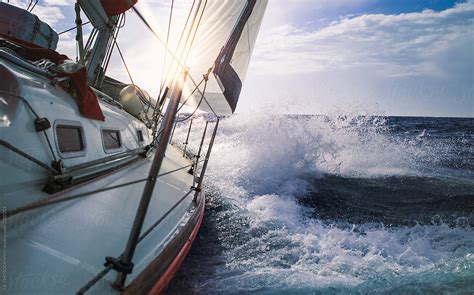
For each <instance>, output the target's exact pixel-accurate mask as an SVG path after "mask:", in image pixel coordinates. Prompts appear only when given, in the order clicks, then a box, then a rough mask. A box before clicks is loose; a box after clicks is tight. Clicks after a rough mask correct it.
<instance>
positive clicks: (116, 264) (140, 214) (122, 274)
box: [0, 72, 219, 294]
mask: <svg viewBox="0 0 474 295" xmlns="http://www.w3.org/2000/svg"><path fill="white" fill-rule="evenodd" d="M186 76H187V72H183V77H182V82H181V83H180V84H181V85H182V84H183V82H184V79H185V78H186ZM180 98H181V87H177V88H176V91H175V92H174V93H173V95H172V97H171V101H170V103H169V105H168V109H167V112H166V114H165V116H164V118H163V121H162V127H161V128H160V129H161V130H160V132H159V134H160V140H159V143H158V145H157V149H156V153H155V156H154V159H153V162H152V166H151V168H150V170H149V175H148V177H146V178H142V179H137V180H133V181H129V182H127V183H122V184H119V185H114V186H109V187H106V188H101V189H97V190H92V191H88V192H84V193H79V194H75V195H54V196H51V197H49V198H46V199H42V200H39V201H36V202H32V203H30V204H27V205H25V206H23V207H19V208H16V209H13V210H10V211H7V214H6V215H4V216H2V217H1V219H3V218H9V217H11V216H14V215H16V214H19V213H22V212H26V211H31V210H34V209H39V208H42V207H46V206H50V205H53V204H57V203H60V202H65V201H70V200H74V199H78V198H81V197H87V196H91V195H94V194H98V193H101V192H105V191H109V190H113V189H118V188H121V187H125V186H129V185H134V184H137V183H141V182H146V184H145V188H144V190H143V193H142V197H141V199H140V204H139V207H138V209H137V213H136V216H135V219H134V223H133V226H132V230H131V232H130V235H129V240H128V243H127V247H126V249H125V251H124V252H123V253H122V254H121V255H119V256H118V257H117V258H114V257H106V262H105V264H104V265H105V268H104V269H103V270H102V271H101V272H99V273H98V274H97V275H96V276H94V277H93V278H92V279H91V280H90V281H89V282H87V283H86V284H85V285H84V286H83V287H82V288H81V289H80V290H79V291H78V292H77V294H84V293H85V292H87V291H88V290H89V289H90V288H91V287H92V286H94V285H95V284H96V283H97V282H98V281H99V280H101V279H102V278H103V277H104V276H105V275H107V273H108V272H109V271H110V270H116V271H117V272H118V276H117V279H116V281H115V283H114V287H115V288H117V289H123V288H124V283H125V280H126V277H127V275H128V274H130V273H131V272H132V271H133V262H132V261H133V255H134V252H135V249H136V247H137V245H138V243H140V242H141V241H142V240H143V239H144V238H145V237H146V236H147V235H148V234H150V233H151V232H152V231H153V229H154V228H156V227H157V226H158V225H159V223H160V222H162V221H163V220H164V219H165V218H166V217H167V216H168V215H169V214H170V213H171V212H172V211H173V210H174V209H175V208H176V207H177V206H178V205H179V204H181V203H182V202H183V201H184V200H185V199H186V198H187V197H188V196H189V195H190V194H191V193H192V192H193V191H194V192H195V194H194V196H193V202H196V201H197V197H198V195H199V193H200V192H201V190H202V184H203V179H204V175H205V172H206V169H207V165H208V162H209V158H210V154H211V150H212V147H213V144H214V140H215V137H216V133H217V129H218V126H219V119H217V120H216V123H215V126H214V130H213V133H212V136H211V138H210V142H209V146H208V148H207V152H206V156H205V159H204V160H201V159H200V158H201V153H202V148H203V145H204V141H205V139H206V134H207V129H208V125H209V121H207V120H206V123H205V126H204V130H203V133H202V137H201V140H200V144H199V148H198V152H197V153H196V154H195V155H194V156H193V157H192V163H191V164H190V165H186V166H183V167H179V168H177V169H174V170H172V171H168V172H165V173H161V174H159V171H160V168H161V163H162V161H163V158H164V154H165V151H166V147H167V145H168V144H170V143H171V139H172V138H171V135H172V129H173V132H174V130H175V128H176V124H174V126H173V123H174V122H175V118H176V110H177V105H178V103H179V101H180ZM172 126H173V128H171V127H172ZM191 127H192V120H191V121H190V126H189V128H188V133H187V135H186V141H185V143H184V144H185V148H184V149H183V150H184V156H188V155H187V154H186V152H185V150H186V147H187V145H188V144H189V137H190V132H191ZM0 144H1V145H4V146H5V147H7V148H11V149H13V150H14V151H15V152H20V154H21V155H22V156H23V157H26V158H27V159H29V160H31V161H34V162H35V163H37V164H38V165H40V166H44V167H45V168H47V169H52V168H50V167H49V166H47V165H46V164H43V163H42V162H40V161H39V160H37V159H35V158H32V157H31V156H30V155H27V154H24V153H21V151H16V150H15V148H14V147H12V146H10V145H9V144H8V143H6V142H3V141H0ZM131 152H132V153H133V154H135V153H138V152H143V151H141V150H136V151H135V150H134V151H131ZM125 154H127V155H130V154H129V153H124V154H123V155H122V154H120V155H116V156H112V157H111V158H107V159H99V160H97V161H92V162H88V163H85V164H80V165H77V166H72V167H70V169H71V170H74V171H75V170H81V169H84V168H88V167H91V166H94V165H98V164H101V163H103V162H104V161H105V160H111V159H112V158H114V159H115V158H121V157H123V156H126V155H125ZM188 158H189V157H188ZM200 163H203V164H202V168H201V170H200V173H199V176H198V166H199V164H200ZM187 168H189V171H188V172H189V173H191V174H192V175H193V184H192V186H191V188H190V190H189V191H188V192H187V193H186V194H185V195H184V196H182V197H181V198H180V199H179V200H178V201H177V202H176V203H175V204H174V205H173V206H172V207H171V208H170V209H169V210H168V211H167V212H166V213H165V214H164V215H162V216H161V217H160V218H159V219H158V220H157V221H156V222H155V223H153V224H152V225H151V226H150V227H149V228H148V229H146V230H145V231H144V232H143V234H141V235H140V233H141V230H142V227H143V221H144V218H145V216H146V213H147V209H148V205H149V203H150V200H151V197H152V195H153V191H154V186H155V183H156V180H157V179H158V178H159V177H162V176H165V175H168V174H171V173H175V172H178V171H181V170H184V169H187Z"/></svg>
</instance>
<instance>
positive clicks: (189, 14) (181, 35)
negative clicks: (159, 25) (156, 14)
mask: <svg viewBox="0 0 474 295" xmlns="http://www.w3.org/2000/svg"><path fill="white" fill-rule="evenodd" d="M195 4H196V0H193V4H192V5H191V8H190V9H189V13H188V16H187V17H186V22H185V23H184V26H183V30H182V32H181V34H180V36H179V40H178V44H177V45H176V49H175V52H177V51H178V49H179V47H180V45H181V41H182V40H183V36H184V34H185V31H186V28H187V26H188V22H189V18H190V17H191V14H192V12H193V8H194V5H195ZM165 66H166V65H165V64H164V65H163V69H164V67H165ZM171 66H172V64H170V66H169V68H168V71H167V74H166V75H168V74H169V71H170V69H171ZM163 78H164V73H163V74H162V77H161V79H163ZM164 85H165V83H163V86H162V87H160V91H159V93H158V98H161V97H162V95H163V96H164V95H165V93H163V87H164ZM158 103H159V101H157V102H156V104H155V108H154V110H153V118H154V117H155V116H160V115H161V113H162V109H163V106H164V100H163V99H162V102H161V104H160V105H159V106H158ZM158 108H159V110H158V114H155V112H156V109H158Z"/></svg>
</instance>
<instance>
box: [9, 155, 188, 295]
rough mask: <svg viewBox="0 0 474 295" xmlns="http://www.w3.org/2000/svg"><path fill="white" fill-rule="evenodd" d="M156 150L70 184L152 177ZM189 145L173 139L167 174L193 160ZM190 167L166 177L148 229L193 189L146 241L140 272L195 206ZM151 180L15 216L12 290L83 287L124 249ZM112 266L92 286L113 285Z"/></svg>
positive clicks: (138, 258)
mask: <svg viewBox="0 0 474 295" xmlns="http://www.w3.org/2000/svg"><path fill="white" fill-rule="evenodd" d="M151 162H152V156H150V157H149V158H147V159H143V160H140V161H139V162H137V163H134V164H132V165H131V166H129V167H127V168H125V169H122V170H121V171H118V172H116V173H114V174H112V175H109V176H107V177H103V178H101V179H99V180H97V181H94V182H91V183H89V184H87V185H83V186H81V187H79V188H77V189H74V190H71V191H69V192H67V194H65V195H66V196H67V195H75V194H79V193H85V192H89V191H92V190H96V189H100V188H106V187H110V186H114V185H119V184H121V183H124V182H130V181H134V180H139V179H144V178H146V177H147V175H148V170H149V168H150V165H151ZM190 164H191V162H190V161H189V160H188V159H186V158H184V157H182V155H181V152H180V151H179V150H177V149H176V148H175V147H173V146H168V149H167V152H166V157H165V159H164V161H163V164H162V169H161V171H160V174H163V173H166V172H170V171H173V170H176V169H179V168H181V167H184V166H188V165H190ZM187 170H188V169H182V170H179V171H176V172H174V173H170V174H167V175H164V176H162V177H160V178H158V181H157V183H156V187H155V190H154V195H153V197H152V200H151V203H150V207H149V210H148V214H147V216H146V219H145V223H144V226H143V230H142V233H143V232H144V231H145V230H146V229H147V228H149V227H150V226H151V225H152V224H153V223H155V222H156V221H157V220H158V219H160V218H161V217H163V216H164V214H166V212H168V211H169V210H170V208H172V207H173V206H174V205H175V204H176V203H177V202H178V201H179V200H180V199H181V198H182V197H184V196H185V195H186V194H188V195H187V197H186V198H185V199H184V201H183V202H181V203H180V204H179V205H178V206H177V207H176V208H175V209H173V210H172V211H171V213H170V214H169V215H167V216H166V217H165V218H164V220H163V221H162V222H161V223H160V224H159V225H158V226H157V227H156V228H155V229H154V230H153V231H152V232H151V233H150V234H149V235H148V236H147V237H146V238H145V239H144V240H143V241H141V242H140V243H139V244H138V247H137V250H136V253H135V256H134V259H133V262H134V263H135V268H134V271H133V273H132V274H131V275H129V276H128V280H127V283H128V282H130V281H131V280H133V279H134V278H135V277H136V276H137V275H138V274H140V272H141V271H143V270H144V269H145V267H146V266H147V265H148V264H149V263H150V262H151V261H152V260H153V259H154V258H155V257H156V256H157V255H158V254H159V253H160V251H161V250H162V249H163V248H164V247H165V246H166V243H167V241H169V240H170V239H171V238H172V236H173V235H174V234H176V232H177V230H179V227H180V225H182V224H183V223H186V221H187V220H188V219H189V218H190V216H191V213H192V212H193V210H195V209H194V206H193V205H192V203H193V202H192V199H193V196H194V192H192V193H190V188H191V186H192V184H193V176H192V175H190V174H188V173H187ZM143 187H144V182H141V183H136V184H133V185H129V186H125V187H121V188H117V189H114V190H109V191H105V192H101V193H96V194H93V195H90V196H85V197H81V198H78V199H75V200H71V201H65V202H61V203H57V204H54V205H50V206H46V207H43V208H40V209H36V210H32V211H28V212H24V213H20V214H18V215H15V216H12V217H10V218H8V219H7V220H6V222H7V235H6V237H7V240H6V242H7V244H6V257H7V292H8V293H12V294H18V293H23V294H24V293H32V292H34V293H35V294H38V293H44V294H46V293H48V294H53V293H55V294H65V293H67V294H70V293H74V292H76V291H77V290H79V289H80V288H81V287H82V286H83V285H84V284H85V283H87V282H88V281H89V280H90V279H91V278H92V277H94V276H95V275H96V274H97V273H98V272H100V271H101V270H102V269H103V268H104V266H103V264H104V261H105V257H106V256H113V257H118V256H119V255H120V254H121V253H122V251H123V250H124V249H125V245H126V243H127V239H128V235H129V233H130V229H131V226H132V223H133V220H134V217H135V213H136V209H137V206H138V203H139V200H140V197H141V193H142V190H143ZM115 276H116V272H115V271H110V272H109V273H108V274H107V275H106V276H105V277H104V279H103V280H101V281H99V283H98V284H96V285H95V286H94V287H93V288H92V289H91V290H90V293H91V294H94V293H101V294H103V293H108V292H113V290H112V289H111V288H110V286H109V285H110V283H112V282H113V281H114V279H115Z"/></svg>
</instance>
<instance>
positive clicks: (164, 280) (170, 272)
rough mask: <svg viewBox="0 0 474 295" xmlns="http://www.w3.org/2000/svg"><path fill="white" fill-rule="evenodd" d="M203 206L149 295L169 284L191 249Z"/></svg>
mask: <svg viewBox="0 0 474 295" xmlns="http://www.w3.org/2000/svg"><path fill="white" fill-rule="evenodd" d="M204 208H205V204H203V205H202V209H201V216H200V217H199V220H198V222H197V224H196V226H195V227H194V229H193V231H192V233H191V235H190V236H189V238H188V240H187V241H186V243H184V245H183V247H182V248H181V250H180V251H179V253H178V255H176V257H175V258H174V260H173V262H171V264H170V265H169V266H168V268H167V269H166V271H165V272H164V273H163V275H162V276H161V277H160V279H159V280H158V281H157V282H156V284H155V286H153V288H152V289H151V291H150V293H148V294H149V295H158V294H161V293H162V292H163V290H164V289H165V288H166V286H167V285H168V284H169V282H170V281H171V279H172V278H173V276H174V275H175V273H176V271H177V270H178V269H179V267H180V265H181V263H183V260H184V258H185V257H186V255H187V254H188V252H189V250H190V249H191V246H192V244H193V241H194V239H195V238H196V236H197V234H198V232H199V228H200V227H201V223H202V219H203V217H204Z"/></svg>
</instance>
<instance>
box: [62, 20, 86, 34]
mask: <svg viewBox="0 0 474 295" xmlns="http://www.w3.org/2000/svg"><path fill="white" fill-rule="evenodd" d="M90 23H91V22H90V21H87V22H85V23H83V24H81V26H82V27H83V26H85V25H88V24H90ZM76 28H77V26H74V27H72V28H69V29H67V30H64V31H61V32H59V33H58V35H62V34H64V33H67V32H70V31H72V30H74V29H76Z"/></svg>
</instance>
